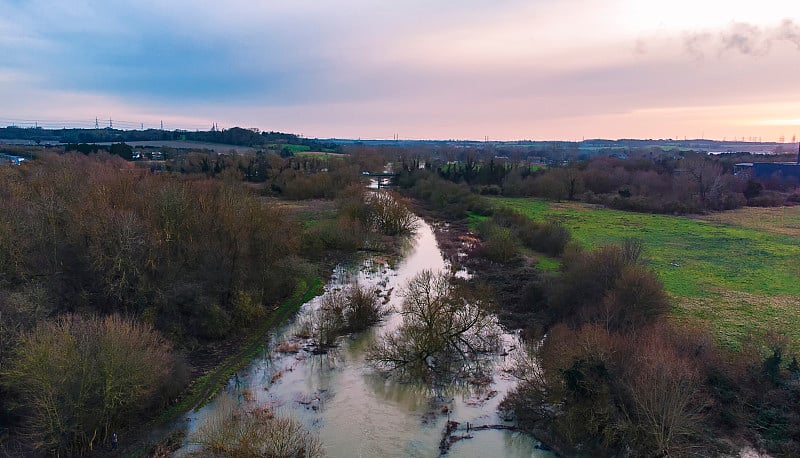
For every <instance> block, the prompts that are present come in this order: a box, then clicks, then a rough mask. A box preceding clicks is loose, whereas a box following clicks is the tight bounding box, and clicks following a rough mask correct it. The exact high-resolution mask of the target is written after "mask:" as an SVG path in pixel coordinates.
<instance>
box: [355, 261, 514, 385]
mask: <svg viewBox="0 0 800 458" xmlns="http://www.w3.org/2000/svg"><path fill="white" fill-rule="evenodd" d="M401 294H402V295H403V298H404V300H403V305H402V308H401V310H400V311H399V313H400V315H401V316H402V323H401V324H400V326H399V327H398V328H397V329H396V330H395V331H392V332H389V333H387V334H385V335H383V336H381V337H379V339H378V342H377V343H376V344H375V345H374V346H373V348H372V349H371V350H370V354H369V356H368V360H369V361H370V362H371V363H372V364H373V365H374V366H376V367H377V368H379V369H381V370H383V371H385V372H386V373H388V374H390V375H392V376H395V377H404V378H410V379H421V380H424V381H425V382H427V383H428V384H430V385H432V386H443V385H447V384H450V383H453V382H454V381H458V380H465V379H475V380H477V379H483V378H484V371H485V367H483V365H482V364H481V362H482V361H481V356H482V355H485V354H491V353H494V352H496V351H497V350H498V348H499V335H500V327H499V326H498V324H497V321H496V318H495V317H494V315H493V314H492V308H491V306H490V303H489V302H488V300H487V298H486V297H485V296H484V297H482V296H481V295H480V293H477V294H476V293H475V292H474V291H471V290H470V289H469V288H468V287H467V286H466V285H464V284H459V282H458V281H457V279H455V278H453V277H451V275H449V274H448V273H446V272H433V271H430V270H424V271H422V272H421V273H419V274H418V275H416V276H415V277H414V278H412V279H411V280H410V281H409V282H408V284H407V285H406V286H405V289H404V290H403V292H402V293H401Z"/></svg>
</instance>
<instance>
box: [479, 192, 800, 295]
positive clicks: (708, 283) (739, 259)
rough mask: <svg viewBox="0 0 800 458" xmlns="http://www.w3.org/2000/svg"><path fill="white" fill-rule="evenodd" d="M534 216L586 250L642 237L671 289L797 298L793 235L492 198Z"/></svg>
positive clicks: (798, 264)
mask: <svg viewBox="0 0 800 458" xmlns="http://www.w3.org/2000/svg"><path fill="white" fill-rule="evenodd" d="M491 201H492V202H494V203H495V204H496V205H503V206H506V207H510V208H513V209H515V210H517V211H519V212H520V213H522V214H524V215H526V216H529V217H531V218H533V219H535V220H546V219H549V218H554V219H557V220H559V221H561V222H562V223H563V224H564V225H565V226H566V227H567V228H568V229H569V230H570V231H571V232H572V236H573V237H574V238H575V240H577V241H578V242H580V243H581V244H582V245H584V246H586V247H596V246H600V245H604V244H608V243H618V242H620V241H622V240H624V239H625V238H638V239H641V240H642V242H643V243H644V247H645V257H646V258H647V259H648V260H649V263H650V266H651V267H652V268H653V269H654V270H655V271H656V272H657V273H658V275H659V277H660V278H661V280H662V281H663V282H664V286H665V287H666V289H667V291H668V292H670V293H671V294H674V295H676V296H685V297H698V296H706V295H708V294H710V293H712V292H714V291H742V292H745V293H750V294H760V295H778V294H791V295H800V281H797V277H798V274H800V242H798V240H797V239H796V238H794V237H790V236H785V235H780V234H773V233H769V232H764V231H759V230H754V229H748V228H744V227H738V226H733V225H725V224H721V223H713V222H708V221H701V220H697V219H691V218H686V217H676V216H668V215H651V214H644V213H630V212H624V211H619V210H610V209H606V208H598V207H593V206H588V205H584V204H578V203H555V202H547V201H542V200H538V199H518V198H495V199H491Z"/></svg>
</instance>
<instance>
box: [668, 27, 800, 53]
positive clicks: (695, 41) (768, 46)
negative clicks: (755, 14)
mask: <svg viewBox="0 0 800 458" xmlns="http://www.w3.org/2000/svg"><path fill="white" fill-rule="evenodd" d="M781 41H785V42H789V43H791V44H794V45H795V46H796V47H797V49H798V51H800V26H799V25H797V24H795V22H794V21H793V20H792V19H784V20H783V21H782V22H781V23H780V24H779V25H777V26H772V27H763V28H762V27H758V26H756V25H753V24H750V23H747V22H734V23H732V24H731V25H730V26H728V27H727V28H726V29H725V30H722V31H719V32H717V33H710V32H706V31H703V32H689V33H686V34H685V35H684V37H683V49H684V51H685V52H686V53H687V54H688V55H690V56H692V57H693V58H695V59H698V60H701V59H704V58H705V56H706V55H707V54H716V55H718V56H721V55H724V54H726V53H738V54H742V55H747V56H764V55H766V54H768V53H769V52H770V51H771V50H772V48H773V45H775V43H776V42H781Z"/></svg>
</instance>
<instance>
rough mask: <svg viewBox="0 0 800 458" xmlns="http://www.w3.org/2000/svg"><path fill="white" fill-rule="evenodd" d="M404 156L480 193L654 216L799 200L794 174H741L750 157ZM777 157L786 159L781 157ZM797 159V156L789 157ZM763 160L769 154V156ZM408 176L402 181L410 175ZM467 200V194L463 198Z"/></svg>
mask: <svg viewBox="0 0 800 458" xmlns="http://www.w3.org/2000/svg"><path fill="white" fill-rule="evenodd" d="M454 157H458V156H456V155H448V156H447V157H442V156H438V157H436V156H428V157H427V158H425V159H423V158H422V157H408V156H407V157H405V158H404V159H403V161H402V164H403V167H402V169H403V172H402V174H403V176H404V175H405V174H409V173H415V171H416V170H417V169H418V168H419V167H420V164H423V165H424V168H425V169H427V170H429V171H430V172H432V173H435V174H436V175H437V176H438V177H440V178H443V179H445V180H447V181H450V182H453V183H459V184H465V185H467V186H468V187H469V190H471V191H473V192H475V193H477V194H481V195H503V196H509V197H521V196H534V197H544V198H548V199H554V200H579V201H583V202H587V203H593V204H602V205H605V206H608V207H611V208H616V209H619V210H628V211H637V212H652V213H679V214H683V213H698V212H704V211H709V210H728V209H734V208H739V207H742V206H744V205H751V206H772V205H781V204H783V203H785V202H787V201H788V202H797V201H798V200H800V195H798V194H797V193H796V191H795V190H796V188H797V186H798V182H797V180H796V179H795V178H794V177H784V176H782V175H780V174H775V175H773V176H769V177H759V178H752V177H737V176H734V164H735V163H737V162H739V161H743V160H748V159H749V160H750V161H752V160H753V158H752V156H750V155H742V154H731V155H717V156H715V155H707V154H704V153H695V152H686V153H677V154H667V153H663V152H662V153H660V154H659V155H652V154H650V153H647V154H640V155H638V156H637V157H630V158H619V157H609V156H595V157H592V158H589V159H586V160H574V161H569V162H558V163H553V162H552V161H549V164H545V163H542V162H535V161H533V162H532V161H530V160H522V159H520V160H511V159H509V158H505V157H497V156H492V155H488V154H483V155H481V154H479V153H478V152H469V153H466V154H462V155H460V157H459V158H458V159H453V158H454ZM772 159H773V160H780V159H785V157H783V156H775V157H774V158H772ZM790 159H794V156H792V157H790ZM762 160H763V159H762ZM403 176H401V178H400V182H401V183H407V182H408V179H406V178H403ZM459 201H460V202H462V203H463V202H464V200H463V199H459Z"/></svg>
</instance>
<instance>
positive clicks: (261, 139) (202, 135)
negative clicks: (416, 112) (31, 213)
mask: <svg viewBox="0 0 800 458" xmlns="http://www.w3.org/2000/svg"><path fill="white" fill-rule="evenodd" d="M0 139H14V140H31V141H37V142H45V143H47V142H60V143H98V142H129V143H130V142H136V141H174V140H187V141H198V142H207V143H222V144H227V145H237V146H250V147H255V148H258V147H265V146H266V145H269V144H273V143H279V144H280V143H283V144H291V145H303V146H308V147H309V148H311V149H313V150H319V151H322V150H331V151H338V150H339V146H338V145H337V144H335V143H330V142H320V141H318V140H314V139H308V138H301V137H299V136H297V135H295V134H287V133H282V132H260V133H259V132H256V131H254V130H251V129H243V128H241V127H232V128H230V129H224V130H209V131H194V132H191V131H185V130H172V131H169V130H159V129H145V130H120V129H111V128H106V129H42V128H33V129H31V128H21V127H5V128H0Z"/></svg>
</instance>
